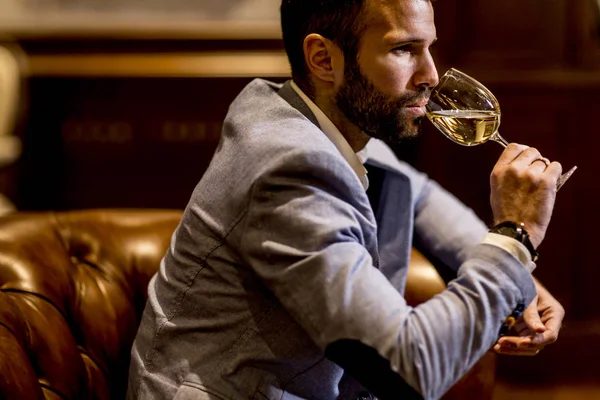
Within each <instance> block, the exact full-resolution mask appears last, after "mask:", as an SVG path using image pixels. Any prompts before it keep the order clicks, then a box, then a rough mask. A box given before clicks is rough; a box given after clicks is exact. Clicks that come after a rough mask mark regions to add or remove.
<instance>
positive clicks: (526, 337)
mask: <svg viewBox="0 0 600 400" xmlns="http://www.w3.org/2000/svg"><path fill="white" fill-rule="evenodd" d="M534 281H535V287H536V289H537V293H538V295H537V296H536V297H535V298H534V299H533V301H532V302H531V304H530V305H529V307H527V308H526V309H525V311H524V312H523V316H522V317H521V319H520V320H519V321H518V322H517V324H515V326H514V328H513V329H512V331H511V332H513V333H514V334H515V336H503V337H502V338H500V340H498V343H496V345H494V350H495V351H496V352H497V353H499V354H507V355H514V356H534V355H536V354H537V353H539V352H540V350H542V349H543V348H544V346H546V345H549V344H552V343H554V342H556V339H557V338H558V332H559V331H560V327H561V325H562V320H563V318H564V317H565V310H564V308H563V307H562V306H561V305H560V303H559V302H558V301H557V300H556V299H555V298H554V297H553V296H552V295H551V294H550V292H548V290H546V288H545V287H543V286H542V285H541V284H540V283H539V282H538V281H537V280H536V279H535V278H534Z"/></svg>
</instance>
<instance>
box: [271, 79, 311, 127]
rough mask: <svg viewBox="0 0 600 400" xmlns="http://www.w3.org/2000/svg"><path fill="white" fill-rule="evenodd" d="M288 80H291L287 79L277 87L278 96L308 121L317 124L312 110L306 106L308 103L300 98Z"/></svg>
mask: <svg viewBox="0 0 600 400" xmlns="http://www.w3.org/2000/svg"><path fill="white" fill-rule="evenodd" d="M290 82H291V81H287V82H286V83H284V84H283V87H282V88H281V89H279V96H281V98H283V99H284V100H285V101H287V102H288V103H290V105H291V106H292V107H294V108H295V109H296V110H298V111H300V112H301V113H302V115H304V116H305V117H306V118H308V119H309V120H310V122H312V123H313V124H315V125H316V126H319V122H318V121H317V118H316V117H315V115H314V114H313V113H312V111H310V108H309V107H308V105H306V103H305V102H304V100H302V98H301V97H300V96H299V95H298V93H296V91H295V90H294V88H293V87H292V85H291V84H290ZM319 128H320V126H319Z"/></svg>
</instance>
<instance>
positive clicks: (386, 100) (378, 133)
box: [334, 62, 430, 144]
mask: <svg viewBox="0 0 600 400" xmlns="http://www.w3.org/2000/svg"><path fill="white" fill-rule="evenodd" d="M429 92H430V89H427V88H424V89H422V90H421V92H418V93H407V94H403V95H401V96H399V97H393V96H389V95H387V94H385V93H382V92H381V91H380V90H378V89H377V88H376V87H375V85H374V84H373V83H372V82H371V81H370V80H369V78H367V77H366V76H365V75H363V73H362V72H361V71H360V67H359V65H358V63H356V62H354V63H352V64H348V65H347V68H346V69H345V71H344V83H343V84H342V86H341V87H340V89H339V90H338V92H337V93H336V94H335V99H334V101H335V104H336V106H337V107H338V109H339V110H340V111H341V112H342V113H343V114H344V115H345V116H346V118H348V120H349V121H350V122H351V123H353V124H354V125H356V126H357V127H358V128H359V129H361V130H362V131H363V132H364V133H365V134H367V135H368V136H370V137H373V138H377V139H381V140H383V141H385V142H387V143H390V144H394V143H399V142H401V141H402V140H403V139H409V138H414V137H416V136H418V135H419V132H420V126H421V122H422V120H423V119H424V117H418V118H414V117H410V116H408V115H407V113H406V111H407V110H406V109H405V107H406V106H408V105H410V104H415V103H417V102H419V101H421V100H423V99H426V98H428V97H429Z"/></svg>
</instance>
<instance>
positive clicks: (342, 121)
mask: <svg viewBox="0 0 600 400" xmlns="http://www.w3.org/2000/svg"><path fill="white" fill-rule="evenodd" d="M315 97H316V98H315V100H314V102H315V104H316V105H317V107H319V108H320V109H321V111H323V114H325V115H326V116H327V118H329V119H330V120H331V122H333V124H334V125H335V126H336V127H337V128H338V129H339V131H340V133H341V134H342V135H343V136H344V138H345V139H346V141H347V142H348V144H350V147H352V150H353V151H354V152H355V153H358V152H359V151H361V150H362V149H364V148H365V146H366V145H367V143H368V142H369V139H370V137H369V136H368V135H366V134H365V133H364V132H363V131H361V130H360V129H359V128H358V127H357V126H356V125H354V124H353V123H352V122H350V120H349V119H348V118H346V116H345V115H344V114H343V113H342V112H341V111H340V110H339V109H338V108H337V107H336V106H335V103H334V101H333V98H332V97H331V96H325V95H319V94H317V95H316V96H315Z"/></svg>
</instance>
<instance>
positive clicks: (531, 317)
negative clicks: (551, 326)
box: [523, 296, 546, 333]
mask: <svg viewBox="0 0 600 400" xmlns="http://www.w3.org/2000/svg"><path fill="white" fill-rule="evenodd" d="M537 301H538V297H537V296H536V297H535V298H534V299H533V301H532V302H531V304H530V305H529V307H527V308H526V309H525V311H524V312H523V322H524V323H525V325H526V327H527V328H528V329H529V330H530V331H531V332H536V333H541V332H544V331H546V326H544V323H543V322H542V320H541V319H540V314H539V313H538V308H537Z"/></svg>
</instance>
